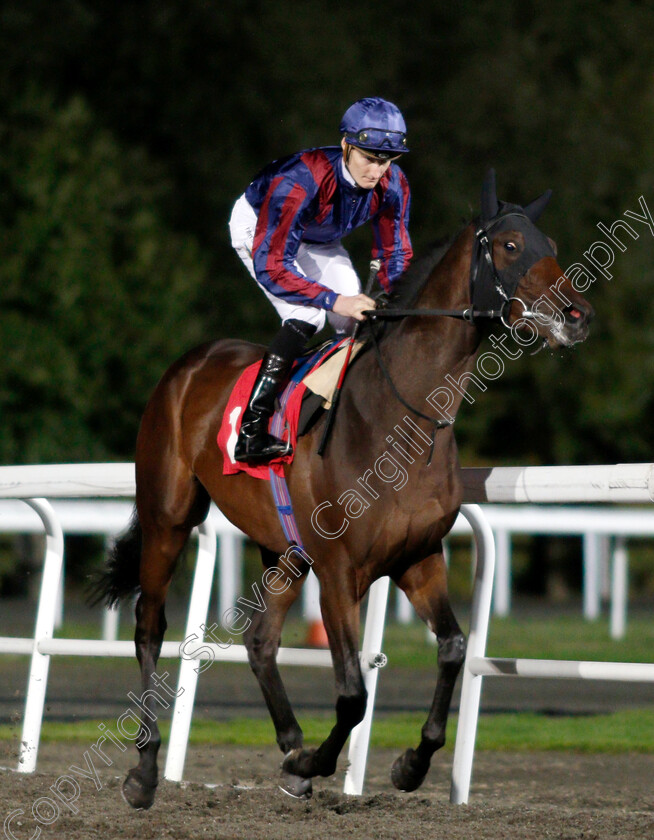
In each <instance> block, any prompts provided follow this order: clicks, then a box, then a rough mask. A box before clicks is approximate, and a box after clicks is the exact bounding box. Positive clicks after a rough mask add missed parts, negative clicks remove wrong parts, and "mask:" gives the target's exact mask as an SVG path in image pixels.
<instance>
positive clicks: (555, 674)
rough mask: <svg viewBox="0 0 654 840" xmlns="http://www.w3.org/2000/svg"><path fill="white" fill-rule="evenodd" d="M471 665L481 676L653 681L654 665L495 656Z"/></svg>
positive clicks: (476, 657)
mask: <svg viewBox="0 0 654 840" xmlns="http://www.w3.org/2000/svg"><path fill="white" fill-rule="evenodd" d="M468 667H469V669H470V671H471V672H472V673H473V674H476V675H478V676H480V677H535V678H538V677H547V678H556V679H573V680H579V679H581V680H615V681H618V682H654V664H651V663H644V662H642V663H641V662H592V661H591V662H574V661H571V660H562V659H496V658H493V657H479V656H475V657H472V659H470V661H469V663H468Z"/></svg>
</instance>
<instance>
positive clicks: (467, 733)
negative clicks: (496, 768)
mask: <svg viewBox="0 0 654 840" xmlns="http://www.w3.org/2000/svg"><path fill="white" fill-rule="evenodd" d="M461 512H462V513H463V514H464V516H465V517H466V519H467V520H468V522H470V524H471V525H472V530H473V532H474V535H475V539H476V542H477V568H476V571H475V586H474V590H473V593H472V612H471V615H470V632H469V634H468V649H467V653H466V660H465V663H464V665H463V682H462V685H461V702H460V705H459V724H458V727H457V733H456V744H455V747H454V762H453V766H452V785H451V788H450V802H451V803H452V804H453V805H460V804H462V803H464V802H467V801H468V796H469V794H470V778H471V776H472V762H473V759H474V752H475V738H476V735H477V721H478V719H479V700H480V697H481V681H482V677H480V676H477V675H476V674H473V673H472V671H471V670H470V668H469V666H468V663H469V661H470V660H471V659H472V658H473V657H476V656H484V655H485V653H486V639H487V638H488V623H489V621H490V612H491V600H492V597H493V577H494V575H495V541H494V538H493V532H492V531H491V528H490V525H489V524H488V522H487V521H486V518H485V516H484V514H483V513H482V511H481V509H480V508H479V506H478V505H464V506H463V507H462V508H461Z"/></svg>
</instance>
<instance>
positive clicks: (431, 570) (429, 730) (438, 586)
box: [391, 554, 466, 791]
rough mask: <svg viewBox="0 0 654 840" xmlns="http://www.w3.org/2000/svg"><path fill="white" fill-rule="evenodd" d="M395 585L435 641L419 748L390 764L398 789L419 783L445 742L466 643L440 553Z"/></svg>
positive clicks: (415, 568)
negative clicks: (433, 676)
mask: <svg viewBox="0 0 654 840" xmlns="http://www.w3.org/2000/svg"><path fill="white" fill-rule="evenodd" d="M396 583H397V584H398V586H399V587H400V588H401V589H403V590H404V592H405V593H406V595H407V596H408V598H409V600H410V601H411V603H412V604H413V606H414V608H415V610H416V612H417V613H418V615H419V616H420V618H422V620H423V621H425V622H426V623H427V625H428V626H429V628H430V630H432V631H433V632H434V633H435V634H436V638H437V640H438V678H437V681H436V691H435V693H434V699H433V701H432V705H431V709H430V710H429V716H428V717H427V721H426V722H425V725H424V726H423V727H422V733H421V734H422V737H421V739H420V744H419V745H418V747H417V748H416V749H415V750H413V749H408V750H407V751H406V752H405V753H404V754H403V755H401V756H400V757H399V758H398V759H397V760H396V761H395V762H394V764H393V767H392V770H391V779H392V781H393V784H394V785H395V787H396V788H398V789H399V790H405V791H411V790H416V789H417V788H419V787H420V785H421V784H422V782H423V780H424V778H425V776H426V775H427V771H428V770H429V764H430V762H431V757H432V755H433V754H434V753H435V752H436V750H438V749H440V748H441V747H442V746H443V744H444V743H445V728H446V724H447V715H448V712H449V709H450V702H451V700H452V692H453V691H454V685H455V683H456V679H457V677H458V675H459V671H460V670H461V666H462V664H463V661H464V659H465V651H466V641H465V636H464V635H463V633H462V632H461V628H460V627H459V625H458V623H457V621H456V618H455V617H454V613H453V612H452V609H451V607H450V602H449V597H448V592H447V570H446V567H445V561H444V559H443V555H442V554H434V555H431V556H430V557H427V558H426V559H425V560H422V561H421V562H420V563H417V564H416V565H414V566H411V567H410V568H409V569H408V570H407V571H406V572H405V573H404V575H402V577H400V578H399V579H398V580H397V581H396Z"/></svg>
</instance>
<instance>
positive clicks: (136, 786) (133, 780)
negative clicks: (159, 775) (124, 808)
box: [122, 770, 157, 811]
mask: <svg viewBox="0 0 654 840" xmlns="http://www.w3.org/2000/svg"><path fill="white" fill-rule="evenodd" d="M156 790H157V785H156V783H155V784H154V785H146V784H145V783H144V782H143V779H142V778H141V775H140V773H139V772H138V771H137V770H130V771H129V773H128V774H127V778H126V779H125V781H124V782H123V787H122V794H123V799H124V800H125V802H127V804H128V805H130V806H131V807H132V808H134V809H135V810H137V811H147V810H148V808H151V807H152V804H153V803H154V795H155V792H156Z"/></svg>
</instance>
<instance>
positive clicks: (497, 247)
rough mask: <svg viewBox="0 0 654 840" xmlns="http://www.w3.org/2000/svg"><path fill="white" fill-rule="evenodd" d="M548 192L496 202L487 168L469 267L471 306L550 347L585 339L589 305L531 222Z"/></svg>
mask: <svg viewBox="0 0 654 840" xmlns="http://www.w3.org/2000/svg"><path fill="white" fill-rule="evenodd" d="M550 195H551V191H550V190H548V191H547V192H545V193H543V195H541V196H540V197H539V198H537V199H535V201H532V202H531V203H530V204H528V205H526V206H525V207H520V206H518V205H516V204H506V203H505V202H501V201H498V198H497V193H496V190H495V172H494V171H493V170H492V169H491V170H490V171H489V172H488V174H487V175H486V179H485V180H484V185H483V187H482V194H481V216H480V217H479V219H478V220H477V223H476V227H475V240H476V241H475V243H474V247H473V256H472V262H471V268H470V283H471V294H472V304H473V311H475V312H477V313H480V314H481V313H484V312H487V313H488V314H489V315H490V317H497V315H498V313H500V317H501V318H502V321H503V322H504V323H505V324H506V326H509V327H511V328H512V329H516V330H528V331H531V332H532V335H534V337H535V336H536V335H538V336H540V337H542V338H543V339H544V340H546V341H547V343H548V344H549V345H550V346H551V347H554V346H557V345H565V346H569V345H572V344H575V343H577V342H578V341H583V340H584V339H585V338H586V337H587V335H588V324H589V321H590V319H591V317H592V315H593V309H592V307H591V305H590V304H589V303H588V301H586V300H585V299H584V298H583V297H582V296H581V295H580V294H579V293H578V292H576V291H575V289H574V288H573V286H572V284H571V282H570V280H568V278H567V277H566V276H565V275H564V273H563V270H562V269H561V267H560V266H559V264H558V262H557V260H556V245H555V243H554V242H553V241H552V240H551V239H549V238H548V237H547V236H545V234H544V233H542V232H541V231H540V230H539V229H538V228H537V227H536V225H535V222H536V221H537V220H538V218H539V216H540V214H541V213H542V212H543V210H544V209H545V206H546V205H547V202H548V201H549V199H550Z"/></svg>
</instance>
